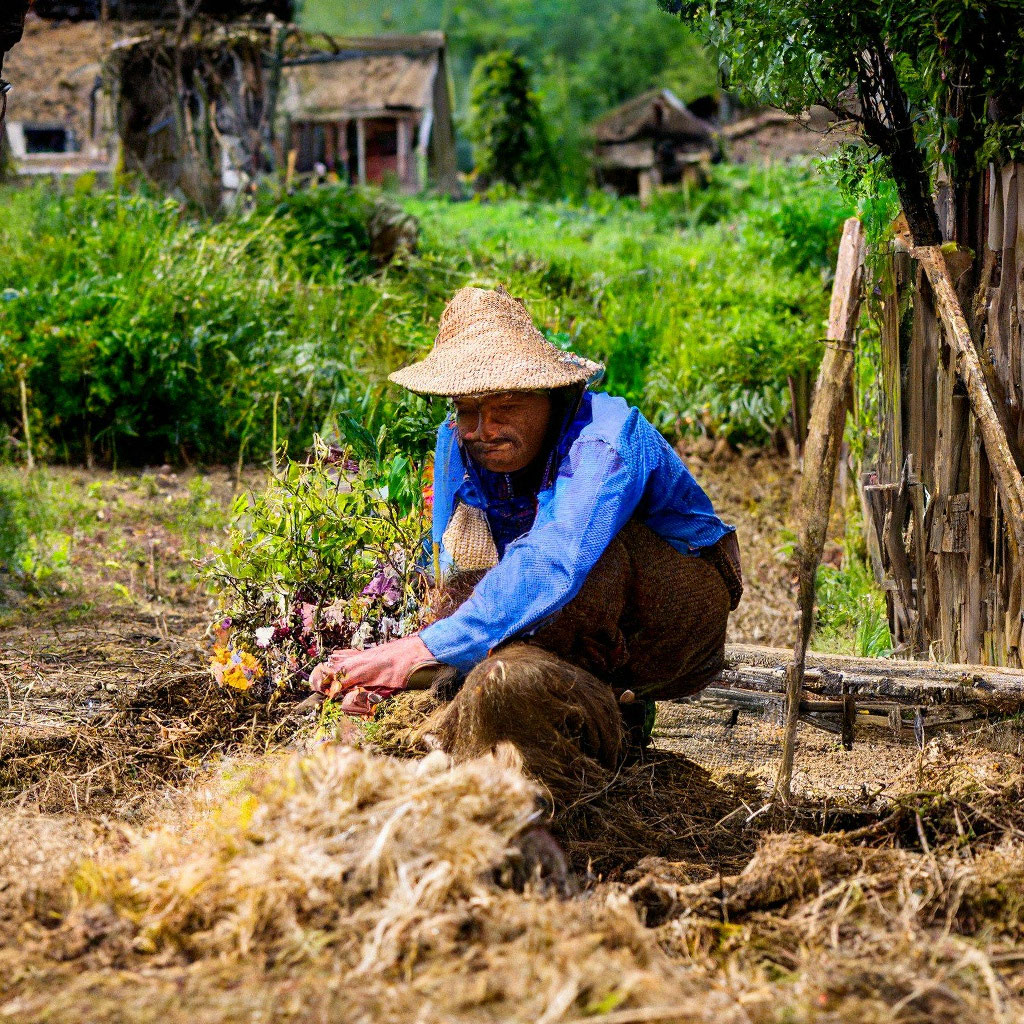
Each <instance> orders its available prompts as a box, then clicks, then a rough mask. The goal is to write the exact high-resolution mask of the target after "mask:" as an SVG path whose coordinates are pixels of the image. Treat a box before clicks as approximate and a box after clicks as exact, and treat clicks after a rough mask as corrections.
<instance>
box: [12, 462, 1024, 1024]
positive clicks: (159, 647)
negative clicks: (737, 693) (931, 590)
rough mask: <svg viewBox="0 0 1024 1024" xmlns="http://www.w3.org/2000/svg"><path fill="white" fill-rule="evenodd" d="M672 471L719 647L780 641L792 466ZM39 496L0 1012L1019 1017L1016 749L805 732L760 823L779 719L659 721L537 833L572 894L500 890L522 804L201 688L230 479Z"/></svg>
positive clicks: (19, 689)
mask: <svg viewBox="0 0 1024 1024" xmlns="http://www.w3.org/2000/svg"><path fill="white" fill-rule="evenodd" d="M688 461H689V464H690V465H691V468H693V470H694V472H695V474H696V475H697V476H698V479H700V480H701V482H702V483H703V484H704V486H705V487H706V488H707V489H708V491H709V493H710V494H711V495H712V497H713V499H714V501H715V503H716V506H717V507H718V508H720V509H721V510H722V513H723V515H724V517H725V518H727V519H730V520H731V521H733V522H735V523H736V524H737V526H738V527H739V530H740V536H741V542H742V545H743V550H744V561H745V574H746V579H747V595H746V598H745V600H744V603H743V605H741V608H740V609H739V611H738V612H737V614H736V615H735V616H734V619H733V622H732V633H731V637H732V639H734V640H736V641H748V642H758V643H769V644H778V645H782V644H785V643H788V642H789V640H790V636H791V632H790V631H791V628H792V617H791V610H790V609H791V588H792V585H793V577H792V569H791V566H790V565H789V564H788V562H787V556H786V544H785V539H786V530H788V529H791V523H790V521H789V504H790V496H791V494H792V491H793V484H794V478H793V475H792V473H791V471H790V470H789V468H788V465H787V463H786V462H785V460H783V459H781V458H774V457H769V456H761V457H751V456H737V455H735V454H728V453H719V454H718V455H717V456H715V455H714V453H712V452H708V451H703V452H700V451H693V452H690V453H689V458H688ZM55 476H56V478H57V479H58V481H59V483H60V485H61V486H63V487H65V488H66V491H65V493H66V495H67V496H68V497H67V502H68V523H69V530H70V532H71V535H72V546H71V551H72V568H73V579H72V580H71V581H70V583H69V586H68V587H67V588H66V591H65V593H63V594H62V595H59V596H57V597H51V598H48V599H46V600H38V599H31V598H25V599H23V600H22V601H21V602H20V603H19V604H18V605H17V607H16V608H14V609H13V610H12V611H8V612H7V613H5V614H6V618H5V620H4V624H3V625H4V629H3V639H2V646H0V684H2V685H0V727H2V731H0V1018H2V1019H5V1020H12V1021H26V1022H28V1021H56V1020H62V1021H64V1020H69V1019H88V1020H90V1021H96V1022H105V1021H111V1022H113V1021H148V1020H153V1021H156V1020H160V1021H162V1022H169V1024H177V1022H179V1021H181V1022H184V1021H186V1020H195V1019H200V1020H204V1021H225V1022H227V1021H259V1022H262V1021H267V1022H270V1021H283V1020H290V1019H294V1020H327V1021H346V1022H347V1021H396V1022H397V1021H410V1020H417V1021H423V1022H433V1021H438V1022H440V1021H467V1022H468V1021H473V1022H476V1021H481V1022H483V1021H498V1020H502V1021H504V1020H517V1021H544V1022H546V1024H556V1022H565V1021H582V1020H589V1019H596V1020H605V1021H606V1022H616V1024H633V1022H641V1021H653V1020H659V1021H660V1020H664V1021H680V1022H682V1021H704V1020H707V1021H712V1020H713V1021H715V1022H716V1024H717V1022H721V1021H737V1022H739V1021H744V1022H757V1024H760V1022H769V1021H773V1022H774V1021H783V1020H785V1021H808V1022H810V1021H837V1022H838V1021H879V1022H881V1021H886V1022H888V1021H900V1022H902V1021H915V1022H916V1021H920V1022H925V1021H928V1022H932V1021H939V1022H947V1021H948V1022H950V1024H952V1022H954V1021H961V1020H968V1019H969V1020H972V1021H973V1020H977V1021H986V1020H992V1021H1011V1020H1018V1019H1024V969H1022V966H1021V965H1022V964H1024V960H1022V959H1021V957H1020V954H1019V952H1018V951H1019V944H1020V941H1021V938H1022V937H1024V935H1022V932H1024V929H1022V925H1021V921H1022V919H1024V900H1022V899H1021V897H1020V895H1019V894H1020V892H1022V891H1024V890H1022V888H1021V884H1020V883H1021V873H1022V870H1021V865H1022V864H1024V846H1022V845H1021V844H1022V842H1024V817H1022V815H1021V812H1020V810H1019V808H1020V806H1021V796H1022V795H1024V792H1022V790H1024V783H1022V779H1021V774H1020V763H1019V757H1018V756H1017V753H1016V752H1015V751H1016V748H1014V749H1012V750H1008V751H1000V750H993V749H987V748H986V747H984V746H982V745H979V744H978V743H976V742H971V738H970V737H968V738H966V739H965V738H957V739H953V738H941V739H938V740H934V741H931V742H929V743H928V744H927V745H926V746H925V748H924V749H919V748H918V747H917V746H915V745H914V744H912V743H910V744H897V743H895V742H893V741H892V740H891V738H888V737H886V736H885V735H884V734H879V735H878V737H874V736H872V737H870V738H868V739H865V740H864V741H862V742H859V743H858V744H857V745H855V747H854V750H853V751H849V752H847V751H843V750H841V749H840V748H839V746H838V745H837V744H836V743H835V741H834V740H833V738H832V737H831V736H829V735H827V734H824V733H820V732H815V731H812V730H807V731H802V732H801V737H800V749H799V752H798V757H797V769H798V774H797V779H796V782H797V799H796V800H795V801H794V803H793V804H792V805H790V806H786V807H781V806H778V805H773V804H771V803H770V802H769V801H768V800H767V797H766V793H767V791H768V786H769V784H770V782H771V779H772V777H773V775H774V766H775V759H776V757H777V752H778V741H779V728H778V724H777V723H775V722H772V721H765V720H763V719H760V718H753V717H750V716H747V715H740V716H739V718H738V719H737V720H736V721H735V722H733V721H732V715H731V710H730V709H726V708H724V707H722V706H716V705H715V704H714V702H707V703H705V704H691V705H680V706H674V707H669V706H667V705H665V706H662V708H660V710H659V725H658V729H657V732H656V749H655V751H654V752H653V753H652V754H651V755H650V756H648V757H647V758H646V759H645V760H644V761H642V762H640V763H638V764H636V765H632V766H629V767H627V768H626V769H624V770H623V771H622V772H621V773H620V776H619V777H618V779H616V781H615V783H614V784H613V785H612V787H611V790H610V791H609V792H608V793H606V794H605V795H604V797H603V798H601V799H599V800H597V801H595V802H594V803H593V804H591V805H588V806H586V807H582V808H577V809H576V810H575V812H574V814H573V815H572V816H570V818H569V819H568V820H567V821H565V822H561V823H556V825H555V826H554V827H555V831H556V834H557V835H558V836H559V838H560V839H561V840H562V842H563V844H564V847H565V849H566V852H567V853H568V855H569V859H570V862H571V864H572V866H573V868H574V869H575V876H576V878H577V881H578V884H579V886H580V892H579V894H578V895H576V896H574V897H573V898H571V899H568V900H562V899H559V898H558V897H557V896H555V895H553V894H552V893H551V892H548V891H546V889H545V886H544V884H543V881H541V882H540V883H538V884H530V885H528V886H527V888H526V891H524V892H521V893H517V892H515V891H509V890H508V889H506V888H503V887H502V885H501V884H499V883H500V881H501V879H502V878H505V877H506V876H507V871H506V868H507V864H506V859H507V857H508V856H509V854H508V847H509V842H510V841H511V840H512V838H513V837H514V835H515V834H516V832H517V830H520V829H521V827H522V824H523V822H524V821H526V820H536V814H537V813H538V808H539V807H540V805H539V804H537V803H536V798H535V797H534V796H531V791H530V790H529V788H528V787H527V788H526V789H524V788H522V785H521V783H520V782H519V781H517V780H516V778H515V777H514V775H513V776H509V775H507V774H506V773H507V772H508V771H509V769H508V768H507V767H505V766H503V765H500V764H497V763H496V764H495V765H492V766H487V765H483V766H480V767H479V768H474V769H472V771H470V772H468V773H467V772H460V771H452V770H448V769H445V767H444V766H443V765H439V764H438V763H437V761H436V760H432V759H431V758H427V759H426V760H425V761H423V762H420V764H421V766H422V767H415V766H414V765H411V764H410V763H409V762H407V761H400V760H396V759H394V758H379V757H373V756H372V755H369V754H366V753H358V752H355V753H354V752H353V751H351V750H350V749H348V748H347V747H345V746H342V745H339V744H336V743H335V744H331V743H329V744H315V743H313V744H311V743H310V738H311V737H312V735H313V727H314V723H312V722H311V721H305V720H302V721H296V720H293V719H290V718H289V717H288V714H287V712H286V709H283V708H280V707H277V708H258V707H254V706H252V705H247V704H245V703H244V702H239V701H237V700H234V699H233V698H232V697H231V696H229V695H226V694H223V693H221V692H219V691H218V690H217V689H216V688H215V687H214V686H213V685H212V683H211V681H210V679H209V677H208V674H207V672H206V667H205V645H206V641H205V639H204V634H205V631H206V626H207V623H208V621H209V620H210V619H211V618H212V616H213V615H214V613H215V609H214V607H213V604H212V602H211V599H210V598H209V596H207V595H205V594H204V593H202V592H201V590H200V589H199V588H198V587H197V586H196V583H195V573H194V569H193V567H192V563H191V559H192V558H193V557H195V556H196V555H199V554H202V552H203V551H204V550H205V549H207V548H208V547H209V546H210V545H211V544H214V543H216V541H217V539H218V537H219V536H220V532H221V530H222V529H223V523H224V522H225V511H224V510H225V509H226V508H227V506H228V504H229V502H230V499H231V495H232V493H233V491H234V481H233V480H232V479H231V476H230V475H229V474H228V473H226V472H219V471H218V472H214V473H211V474H209V475H208V476H207V477H205V478H204V480H203V481H202V482H200V483H199V484H197V483H196V482H195V474H191V473H185V474H179V475H175V474H171V473H169V472H163V473H160V472H158V471H155V472H153V473H150V474H104V473H85V472H84V471H74V470H72V471H63V472H60V473H55ZM988 738H990V737H988ZM1015 742H1017V743H1018V744H1019V738H1018V739H1017V740H1016V741H1015ZM989 746H991V744H989ZM291 750H297V751H298V753H296V754H291V753H289V751H291ZM296 758H297V760H296ZM531 808H533V809H532V810H531ZM541 813H542V812H541ZM524 816H525V817H524ZM541 820H542V819H541Z"/></svg>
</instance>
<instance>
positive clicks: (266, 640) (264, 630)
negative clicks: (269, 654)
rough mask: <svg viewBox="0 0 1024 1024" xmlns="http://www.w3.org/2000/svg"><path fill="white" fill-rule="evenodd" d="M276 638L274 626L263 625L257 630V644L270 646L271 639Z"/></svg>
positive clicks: (258, 645)
mask: <svg viewBox="0 0 1024 1024" xmlns="http://www.w3.org/2000/svg"><path fill="white" fill-rule="evenodd" d="M273 639H274V627H273V626H261V627H260V628H259V629H257V630H256V646H257V647H269V646H270V641H271V640H273Z"/></svg>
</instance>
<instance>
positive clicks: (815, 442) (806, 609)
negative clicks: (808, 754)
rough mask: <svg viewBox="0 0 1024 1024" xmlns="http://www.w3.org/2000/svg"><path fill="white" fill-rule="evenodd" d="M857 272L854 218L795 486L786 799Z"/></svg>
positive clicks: (860, 245)
mask: <svg viewBox="0 0 1024 1024" xmlns="http://www.w3.org/2000/svg"><path fill="white" fill-rule="evenodd" d="M863 273H864V228H863V226H862V225H861V223H860V221H859V220H857V218H856V217H851V218H850V219H849V220H847V222H846V224H845V225H843V237H842V241H841V242H840V244H839V259H838V260H837V262H836V277H835V282H834V284H833V286H832V303H831V306H830V308H829V318H828V334H827V338H826V347H825V355H824V357H823V358H822V361H821V371H820V372H819V374H818V383H817V386H816V387H815V391H814V402H813V404H812V406H811V419H810V424H809V427H808V431H807V442H806V445H805V447H804V459H803V479H802V481H801V485H800V517H801V524H800V545H799V560H800V566H799V585H798V586H799V592H798V594H799V596H798V605H799V611H800V625H799V629H798V633H797V639H796V644H795V645H794V647H793V662H792V664H791V665H790V666H789V667H788V669H787V681H786V726H785V733H784V735H783V743H782V760H781V762H780V764H779V774H778V777H777V778H776V780H775V793H774V795H775V797H776V798H778V799H781V800H788V799H789V795H790V782H791V780H792V776H793V754H794V750H795V748H796V728H797V723H798V721H799V719H800V700H801V697H802V695H803V681H804V663H805V659H806V656H807V643H808V641H809V640H810V638H811V628H812V626H813V624H814V582H815V576H816V574H817V571H818V565H819V563H820V562H821V555H822V552H823V551H824V548H825V534H826V532H827V530H828V521H829V511H830V509H831V506H832V489H833V488H834V486H835V479H836V467H837V465H838V463H839V450H840V448H841V446H842V442H843V428H844V426H845V423H846V413H847V409H848V408H849V405H850V397H851V390H852V385H853V340H854V332H855V329H856V326H857V317H858V314H859V312H860V300H861V281H862V278H863Z"/></svg>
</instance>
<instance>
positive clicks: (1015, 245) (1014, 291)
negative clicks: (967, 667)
mask: <svg viewBox="0 0 1024 1024" xmlns="http://www.w3.org/2000/svg"><path fill="white" fill-rule="evenodd" d="M985 191H986V195H985V202H984V204H983V211H984V216H983V219H982V222H981V223H979V224H978V225H977V229H976V237H975V248H976V251H977V252H978V255H977V256H972V254H971V252H969V251H964V249H961V250H959V251H953V252H950V253H949V255H948V256H947V264H948V266H949V270H950V273H951V275H952V278H953V280H954V282H955V283H956V284H957V291H958V293H959V296H960V300H961V303H962V305H963V307H964V310H965V312H966V315H967V318H968V321H969V322H970V327H971V334H972V336H973V337H974V338H975V339H976V341H977V342H978V343H979V344H978V349H979V355H980V357H981V362H982V367H983V369H984V371H985V376H986V378H987V381H988V385H989V390H990V392H991V394H992V396H993V399H994V401H995V404H996V406H997V412H998V413H999V415H1000V420H1001V421H1002V423H1003V427H1004V429H1005V432H1006V434H1007V440H1008V442H1009V446H1010V449H1011V453H1012V455H1013V456H1014V458H1015V460H1016V462H1017V465H1018V466H1021V459H1020V454H1019V453H1020V450H1021V447H1022V445H1024V409H1022V403H1024V398H1022V395H1024V347H1022V339H1021V327H1022V320H1024V164H1021V163H1011V164H1008V165H1006V166H1005V167H1002V168H1001V169H999V170H996V169H993V170H992V171H991V172H990V174H989V176H988V180H987V183H986V190H985ZM942 204H943V197H942V193H941V191H940V199H939V211H940V220H941V217H942V214H943V209H942ZM979 260H980V264H979ZM876 286H877V289H878V292H880V301H881V314H882V315H881V324H882V330H881V375H882V388H881V393H882V398H881V408H880V423H879V425H878V442H879V443H878V452H877V460H876V465H875V468H874V470H873V471H871V472H867V473H865V474H864V477H863V479H862V487H861V494H862V499H863V506H864V513H865V522H866V523H867V524H868V529H867V531H866V532H867V539H868V549H869V553H870V556H871V560H872V563H873V566H874V569H875V573H876V575H877V576H878V578H879V579H880V580H882V581H883V584H884V586H885V588H886V590H887V595H888V599H889V611H890V626H891V628H892V631H893V635H894V637H895V638H896V639H897V640H898V641H899V642H900V643H901V644H902V645H905V649H906V653H908V654H910V655H911V656H914V655H916V656H918V657H921V656H924V657H927V656H929V655H931V656H932V657H933V658H935V659H936V660H940V661H957V662H970V663H982V664H992V665H1011V666H1020V665H1021V661H1022V655H1021V626H1022V616H1021V611H1022V607H1021V606H1022V586H1024V580H1022V568H1024V567H1022V556H1021V554H1019V553H1018V552H1017V551H1016V549H1015V543H1014V540H1013V537H1012V531H1011V530H1010V529H1008V526H1009V525H1011V524H1008V523H1007V522H1006V519H1005V510H1004V509H1003V508H1002V505H1001V502H1000V499H999V495H998V493H997V491H996V488H995V486H994V484H993V479H992V475H991V473H990V471H989V465H988V461H987V459H986V456H985V452H984V450H983V447H982V440H981V434H980V431H979V428H978V423H977V421H976V419H975V417H974V415H973V414H972V412H971V407H970V404H969V402H968V398H967V393H966V391H965V389H964V387H963V384H962V382H961V380H960V378H959V377H958V375H957V372H956V358H955V352H954V349H953V347H952V345H951V344H950V339H949V338H947V337H946V334H945V330H944V328H943V327H942V325H941V324H940V321H939V318H938V315H937V313H936V308H935V299H934V294H933V292H932V289H931V287H930V285H929V282H928V279H927V277H926V275H925V272H924V268H923V267H922V266H921V265H920V264H919V263H918V261H917V260H916V259H915V258H914V256H913V254H912V253H911V251H910V247H909V246H907V245H901V244H899V239H898V240H897V245H896V247H895V251H894V252H892V253H891V254H890V255H887V256H886V257H884V258H883V260H882V266H881V268H880V270H879V271H878V273H877V279H876ZM876 294H877V293H876Z"/></svg>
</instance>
